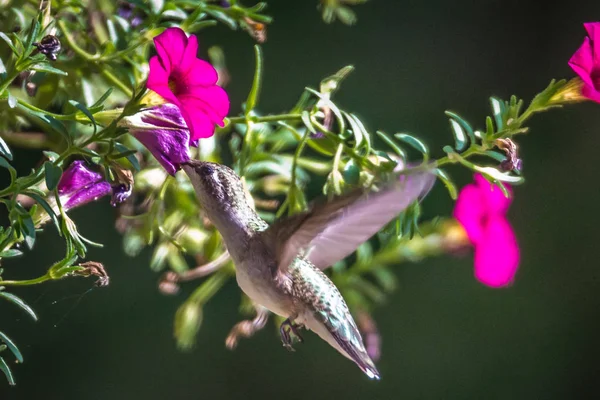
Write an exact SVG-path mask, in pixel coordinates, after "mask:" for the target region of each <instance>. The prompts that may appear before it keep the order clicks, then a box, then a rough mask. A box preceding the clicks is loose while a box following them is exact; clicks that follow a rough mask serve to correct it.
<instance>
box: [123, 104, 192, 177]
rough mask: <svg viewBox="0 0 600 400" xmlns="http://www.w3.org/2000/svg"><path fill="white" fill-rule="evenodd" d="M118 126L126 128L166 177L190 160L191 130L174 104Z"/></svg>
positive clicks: (153, 109) (138, 115) (127, 119)
mask: <svg viewBox="0 0 600 400" xmlns="http://www.w3.org/2000/svg"><path fill="white" fill-rule="evenodd" d="M119 124H120V125H121V126H126V127H127V128H128V129H129V133H131V134H132V135H133V136H135V138H136V139H137V140H139V141H140V142H141V143H142V144H143V145H144V146H146V148H147V149H148V150H149V151H150V153H152V155H153V156H154V158H156V160H157V161H158V162H159V163H160V164H161V165H162V166H163V167H164V168H165V170H166V171H167V172H168V173H169V174H171V175H175V172H177V171H178V170H179V169H180V168H181V167H180V165H181V164H182V163H184V162H186V161H189V160H190V150H189V142H190V130H189V129H188V126H187V125H186V123H185V121H184V119H183V116H182V115H181V112H180V111H179V107H177V106H176V105H173V104H161V105H159V106H156V107H152V108H148V109H145V110H142V111H140V112H138V113H137V114H134V115H132V116H129V117H125V118H123V119H122V120H121V121H120V123H119Z"/></svg>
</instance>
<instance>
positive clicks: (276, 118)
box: [228, 113, 302, 124]
mask: <svg viewBox="0 0 600 400" xmlns="http://www.w3.org/2000/svg"><path fill="white" fill-rule="evenodd" d="M301 119H302V117H301V115H300V114H297V113H289V114H274V115H265V116H264V117H248V118H246V117H231V118H228V120H229V123H230V124H241V123H244V122H246V121H247V120H250V121H252V122H255V123H261V122H281V121H300V120H301Z"/></svg>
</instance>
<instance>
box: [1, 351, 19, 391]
mask: <svg viewBox="0 0 600 400" xmlns="http://www.w3.org/2000/svg"><path fill="white" fill-rule="evenodd" d="M0 371H2V372H4V375H6V380H8V384H9V385H10V386H15V384H16V383H15V378H14V377H13V374H12V371H11V370H10V367H9V366H8V364H6V361H5V360H4V358H2V357H0Z"/></svg>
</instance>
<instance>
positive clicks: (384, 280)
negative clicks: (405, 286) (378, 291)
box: [372, 266, 398, 293]
mask: <svg viewBox="0 0 600 400" xmlns="http://www.w3.org/2000/svg"><path fill="white" fill-rule="evenodd" d="M372 271H373V272H372V273H373V277H374V278H375V280H376V281H377V283H378V284H379V286H381V287H382V288H383V290H384V291H385V292H387V293H391V292H393V291H394V290H396V288H397V287H398V279H397V278H396V275H395V274H394V273H392V271H390V270H389V269H387V268H385V267H377V266H373V268H372Z"/></svg>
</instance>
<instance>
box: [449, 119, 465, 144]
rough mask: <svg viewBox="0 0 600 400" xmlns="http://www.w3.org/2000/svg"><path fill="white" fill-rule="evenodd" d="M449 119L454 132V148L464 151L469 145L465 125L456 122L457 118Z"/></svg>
mask: <svg viewBox="0 0 600 400" xmlns="http://www.w3.org/2000/svg"><path fill="white" fill-rule="evenodd" d="M449 121H450V127H451V128H452V132H453V133H454V140H455V145H454V148H455V149H456V150H458V151H463V150H464V149H465V148H466V147H467V135H466V134H465V131H464V129H463V127H462V126H461V125H460V124H459V123H458V122H456V120H454V119H452V118H450V119H449Z"/></svg>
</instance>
